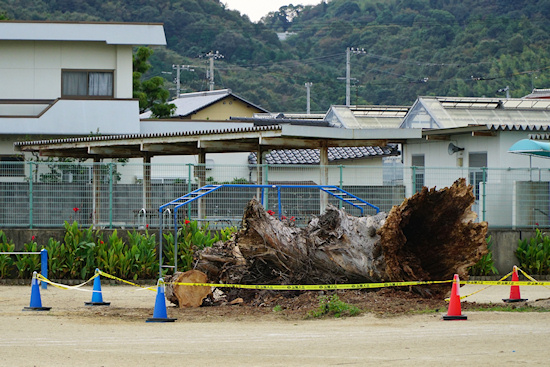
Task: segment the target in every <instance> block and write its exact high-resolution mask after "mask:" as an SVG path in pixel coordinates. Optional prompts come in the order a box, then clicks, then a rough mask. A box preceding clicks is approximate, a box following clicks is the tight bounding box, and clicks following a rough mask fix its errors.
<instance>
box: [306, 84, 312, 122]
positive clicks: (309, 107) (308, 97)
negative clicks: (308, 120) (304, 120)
mask: <svg viewBox="0 0 550 367" xmlns="http://www.w3.org/2000/svg"><path fill="white" fill-rule="evenodd" d="M305 85H306V90H307V114H308V115H309V114H310V113H311V104H310V102H309V100H310V92H309V89H310V88H311V86H312V85H313V83H311V82H307V83H306V84H305Z"/></svg>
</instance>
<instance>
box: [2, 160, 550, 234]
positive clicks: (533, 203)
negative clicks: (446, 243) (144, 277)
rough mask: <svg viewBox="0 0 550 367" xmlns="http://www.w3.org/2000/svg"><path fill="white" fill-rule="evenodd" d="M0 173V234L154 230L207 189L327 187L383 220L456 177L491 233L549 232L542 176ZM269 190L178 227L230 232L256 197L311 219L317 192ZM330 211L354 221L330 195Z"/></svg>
mask: <svg viewBox="0 0 550 367" xmlns="http://www.w3.org/2000/svg"><path fill="white" fill-rule="evenodd" d="M0 168H1V169H0V188H1V194H0V200H1V206H0V228H6V227H19V228H37V227H50V228H55V227H61V226H62V225H63V223H64V222H65V221H68V222H72V221H74V220H76V221H78V222H79V223H80V224H81V225H83V226H90V225H94V226H97V227H105V228H140V227H145V226H158V225H159V223H160V221H159V219H160V218H159V207H160V206H161V205H163V204H165V203H168V202H170V201H172V200H174V199H176V198H178V197H181V196H183V195H185V194H187V193H188V192H191V191H193V190H195V189H197V188H199V187H200V186H203V185H207V184H214V185H216V184H264V185H320V184H324V185H334V186H337V187H339V188H341V189H343V190H345V191H347V192H349V193H350V194H353V195H355V196H357V197H359V198H362V199H364V200H366V201H367V202H369V203H371V204H373V205H374V206H377V207H379V208H380V209H381V210H382V211H385V212H388V211H389V210H390V209H391V207H392V206H393V205H397V204H400V203H401V202H402V201H403V200H404V199H405V198H406V197H409V196H411V195H413V194H414V193H415V192H417V191H418V190H420V189H421V188H422V187H423V186H427V187H429V188H432V187H436V188H438V189H440V188H443V187H446V186H449V185H451V184H452V183H453V182H454V181H455V180H456V179H458V178H461V177H463V178H465V179H466V180H467V182H468V183H470V184H472V185H473V187H474V194H475V196H476V202H475V204H474V206H473V210H474V211H475V212H476V213H477V214H478V220H485V221H488V222H489V225H490V227H492V228H499V227H500V228H526V227H528V228H533V227H535V226H538V227H541V228H546V227H550V216H549V213H550V187H549V186H550V184H549V183H550V170H548V169H538V168H536V169H527V168H526V169H492V168H475V169H473V168H460V167H459V168H455V167H453V168H447V167H440V168H435V167H400V166H395V165H393V166H381V167H373V166H354V165H331V166H328V167H324V168H326V171H325V170H323V169H321V168H323V167H319V166H316V165H234V166H230V165H223V166H222V165H196V164H150V165H144V164H136V163H101V164H93V163H88V162H63V163H60V162H9V164H6V163H4V164H3V165H2V167H0ZM144 177H146V178H147V177H148V178H150V180H144ZM147 181H149V182H150V184H149V185H145V184H144V183H145V182H147ZM273 187H274V188H273V189H270V188H269V189H265V190H264V192H263V195H262V192H261V190H260V189H258V188H255V187H250V188H248V187H222V188H220V189H218V190H216V191H213V192H212V193H211V194H209V195H206V196H204V197H202V198H201V199H197V200H194V201H192V202H191V203H190V204H188V205H185V207H182V208H180V209H179V211H178V220H184V219H185V218H188V219H191V220H200V221H208V222H209V223H210V224H211V225H216V226H224V227H225V226H228V225H237V224H238V223H239V221H240V220H241V217H242V213H243V209H244V207H245V205H246V203H247V202H248V201H249V200H250V199H252V198H253V197H256V198H262V197H263V200H264V202H263V204H264V206H265V207H266V209H268V210H272V211H273V212H274V213H275V215H279V216H285V217H287V218H293V220H295V221H296V223H297V225H305V224H306V223H307V221H308V220H309V219H310V218H311V216H312V215H317V214H319V212H320V210H321V208H322V204H321V203H322V202H323V200H322V195H323V194H322V192H321V191H320V190H319V189H316V188H300V187H295V188H288V187H286V188H284V189H281V190H280V197H279V196H278V190H277V189H276V188H275V186H273ZM279 200H280V205H279ZM328 203H330V204H332V205H335V206H337V207H344V208H345V209H346V210H347V211H348V212H349V213H350V214H352V215H360V211H359V210H358V209H357V208H356V207H354V206H351V205H348V204H346V203H344V202H343V201H341V200H338V198H336V197H334V196H329V197H328ZM279 208H280V213H279ZM434 210H437V208H434ZM374 212H375V211H373V209H372V208H370V207H368V208H367V210H365V214H373V213H374ZM172 214H173V213H165V218H164V221H163V222H164V223H166V224H169V223H170V222H171V221H172V222H173V220H172V219H171V218H172Z"/></svg>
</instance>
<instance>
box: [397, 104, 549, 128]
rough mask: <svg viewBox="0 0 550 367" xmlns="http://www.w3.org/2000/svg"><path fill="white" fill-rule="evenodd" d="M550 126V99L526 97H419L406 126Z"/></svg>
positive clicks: (406, 119) (405, 123)
mask: <svg viewBox="0 0 550 367" xmlns="http://www.w3.org/2000/svg"><path fill="white" fill-rule="evenodd" d="M488 125H495V126H501V127H502V126H508V127H509V128H515V129H518V128H521V129H523V128H526V127H528V126H534V125H537V126H548V125H550V100H548V99H523V98H468V97H419V98H418V99H417V100H416V102H415V103H414V105H413V106H412V107H411V109H410V111H409V112H408V113H407V115H406V116H405V118H404V119H403V123H402V124H401V126H400V127H402V128H411V127H412V128H423V129H451V128H460V127H467V126H488Z"/></svg>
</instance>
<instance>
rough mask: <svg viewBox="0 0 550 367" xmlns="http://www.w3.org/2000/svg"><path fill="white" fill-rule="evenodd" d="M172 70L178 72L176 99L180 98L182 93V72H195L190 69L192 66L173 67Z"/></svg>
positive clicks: (175, 81) (175, 80)
mask: <svg viewBox="0 0 550 367" xmlns="http://www.w3.org/2000/svg"><path fill="white" fill-rule="evenodd" d="M172 69H174V70H176V78H175V79H174V83H176V98H179V96H180V91H181V73H180V72H181V70H187V71H195V70H193V69H191V68H190V65H172Z"/></svg>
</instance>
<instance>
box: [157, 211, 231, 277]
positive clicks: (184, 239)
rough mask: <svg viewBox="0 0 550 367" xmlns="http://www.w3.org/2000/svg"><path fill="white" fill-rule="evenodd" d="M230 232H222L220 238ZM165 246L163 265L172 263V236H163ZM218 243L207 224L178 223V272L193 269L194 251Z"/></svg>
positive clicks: (216, 237)
mask: <svg viewBox="0 0 550 367" xmlns="http://www.w3.org/2000/svg"><path fill="white" fill-rule="evenodd" d="M231 233H232V232H231V230H229V229H226V230H222V231H221V234H222V237H224V236H225V237H226V238H227V237H228V236H230V235H231ZM163 237H164V240H165V242H166V245H163V251H162V253H163V258H164V259H163V263H164V264H173V263H174V234H173V233H166V234H163ZM217 241H219V236H218V235H217V234H215V235H212V233H211V232H210V230H209V229H208V223H206V224H204V225H199V223H198V222H197V221H189V220H185V222H184V223H180V228H179V229H178V270H180V271H187V270H191V269H192V268H193V259H194V254H195V251H199V250H202V249H204V248H205V247H210V246H212V244H213V243H215V242H217Z"/></svg>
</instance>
